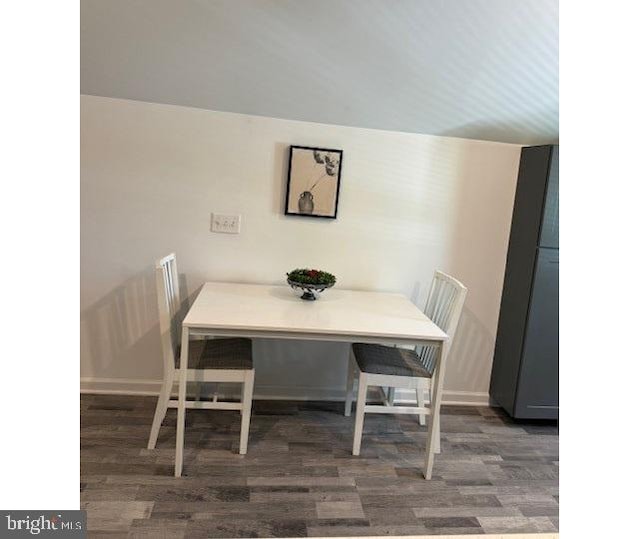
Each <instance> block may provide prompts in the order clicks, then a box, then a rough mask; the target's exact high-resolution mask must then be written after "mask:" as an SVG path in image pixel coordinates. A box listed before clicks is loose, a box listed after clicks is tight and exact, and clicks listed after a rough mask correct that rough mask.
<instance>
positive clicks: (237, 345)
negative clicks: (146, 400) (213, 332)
mask: <svg viewBox="0 0 640 539" xmlns="http://www.w3.org/2000/svg"><path fill="white" fill-rule="evenodd" d="M179 366H180V345H178V351H177V353H176V369H177V368H178V367H179ZM188 368H189V369H253V360H252V358H251V339H240V338H232V339H206V340H194V341H189V367H188Z"/></svg>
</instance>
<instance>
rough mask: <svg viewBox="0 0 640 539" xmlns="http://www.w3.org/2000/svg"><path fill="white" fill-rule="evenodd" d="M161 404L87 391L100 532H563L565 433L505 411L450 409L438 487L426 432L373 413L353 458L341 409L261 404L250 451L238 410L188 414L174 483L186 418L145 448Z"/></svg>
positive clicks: (91, 517) (90, 476)
mask: <svg viewBox="0 0 640 539" xmlns="http://www.w3.org/2000/svg"><path fill="white" fill-rule="evenodd" d="M155 402H156V399H155V398H151V397H131V396H106V395H105V396H100V395H83V396H82V398H81V485H80V488H81V500H82V507H83V509H86V510H87V511H88V528H89V531H90V533H89V536H90V537H149V538H182V537H185V538H198V537H298V536H300V537H304V536H357V535H424V534H434V535H435V534H484V533H501V532H502V533H508V532H519V533H523V532H555V531H557V529H558V429H557V426H556V425H555V424H550V423H516V422H514V421H512V420H511V419H509V418H508V417H507V416H506V415H504V414H503V413H502V412H501V411H500V410H499V409H495V408H476V407H453V406H445V407H443V412H442V414H443V415H442V454H440V455H437V457H436V461H435V466H434V473H433V480H431V481H425V480H424V479H423V477H422V474H421V467H422V465H423V460H424V448H425V443H426V428H425V427H420V426H419V425H418V422H417V418H416V417H414V416H401V415H397V416H393V415H380V414H378V415H367V416H366V418H365V425H364V437H363V441H362V454H361V456H360V457H353V456H352V455H351V453H350V448H351V443H352V428H353V418H347V417H344V416H343V415H342V413H341V412H342V407H343V405H342V403H331V402H280V401H256V402H254V414H253V417H252V420H251V431H250V435H249V450H248V454H247V455H246V456H239V455H238V454H237V453H238V442H239V432H240V415H239V414H238V413H237V412H227V411H213V410H190V411H188V412H187V428H186V433H185V443H186V448H185V466H184V476H183V477H181V478H178V479H177V478H174V477H173V458H174V450H175V447H174V444H175V417H176V415H175V410H169V412H168V414H167V418H166V419H165V422H164V426H163V427H162V429H161V431H160V438H159V441H158V447H157V449H155V450H153V451H149V450H147V449H146V445H147V438H148V435H149V429H150V427H151V420H152V418H153V412H154V407H155Z"/></svg>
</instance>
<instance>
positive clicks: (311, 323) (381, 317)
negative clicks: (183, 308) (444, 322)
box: [183, 283, 448, 344]
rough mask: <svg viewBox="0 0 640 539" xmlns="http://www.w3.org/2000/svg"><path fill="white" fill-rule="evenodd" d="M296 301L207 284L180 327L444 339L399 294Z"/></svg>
mask: <svg viewBox="0 0 640 539" xmlns="http://www.w3.org/2000/svg"><path fill="white" fill-rule="evenodd" d="M300 295H301V292H298V291H294V290H292V289H291V288H290V287H288V286H273V285H259V284H239V283H206V284H205V285H204V286H203V287H202V289H201V290H200V293H199V294H198V297H197V298H196V300H195V302H194V303H193V305H192V306H191V309H190V310H189V312H188V313H187V316H186V317H185V319H184V322H183V323H184V325H185V326H188V327H189V328H190V329H211V330H215V331H216V332H217V333H218V334H220V335H223V334H227V335H236V334H237V335H247V336H255V337H260V336H264V337H285V338H299V339H302V338H309V339H315V338H318V339H324V340H338V341H347V342H348V341H350V340H352V339H350V337H355V338H359V340H363V341H364V342H383V341H388V342H398V343H401V342H412V343H415V344H418V343H420V342H425V341H444V340H447V338H448V337H447V335H446V334H445V333H444V332H443V331H442V330H441V329H440V328H438V326H436V325H435V324H434V323H433V322H431V320H429V319H428V318H427V317H426V316H425V315H424V314H423V313H422V312H421V311H420V310H419V309H418V308H417V307H416V306H415V305H414V304H413V303H411V302H410V301H409V300H408V299H407V298H406V297H405V296H403V295H402V294H391V293H386V292H364V291H355V290H341V289H336V288H331V289H329V290H327V291H325V292H323V293H322V294H321V296H320V298H319V299H317V300H316V301H304V300H301V299H300Z"/></svg>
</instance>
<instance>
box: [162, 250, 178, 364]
mask: <svg viewBox="0 0 640 539" xmlns="http://www.w3.org/2000/svg"><path fill="white" fill-rule="evenodd" d="M156 289H157V292H158V314H159V316H160V339H161V341H162V355H163V359H164V368H165V375H166V373H168V372H169V371H170V370H172V369H175V365H176V352H177V349H178V344H179V343H180V324H179V320H178V318H179V316H178V315H179V313H180V307H181V302H180V285H179V282H178V268H177V264H176V255H175V254H174V253H171V254H170V255H167V256H165V257H164V258H161V259H160V260H158V261H156Z"/></svg>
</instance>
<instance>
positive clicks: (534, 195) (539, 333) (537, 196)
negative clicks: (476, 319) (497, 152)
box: [490, 146, 559, 419]
mask: <svg viewBox="0 0 640 539" xmlns="http://www.w3.org/2000/svg"><path fill="white" fill-rule="evenodd" d="M558 172H559V155H558V147H557V146H533V147H529V148H523V149H522V154H521V159H520V170H519V173H518V185H517V188H516V197H515V201H514V209H513V218H512V223H511V234H510V237H509V251H508V254H507V264H506V268H505V278H504V285H503V291H502V301H501V304H500V317H499V321H498V332H497V337H496V347H495V352H494V360H493V370H492V373H491V387H490V394H491V397H492V399H493V400H494V401H495V402H496V403H497V404H499V405H500V406H502V407H503V408H504V409H505V410H506V411H507V412H508V413H509V414H510V415H512V416H513V417H516V418H539V419H557V418H558V272H559V240H558V222H559V219H558V217H559V204H558V187H559V175H558Z"/></svg>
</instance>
